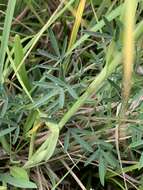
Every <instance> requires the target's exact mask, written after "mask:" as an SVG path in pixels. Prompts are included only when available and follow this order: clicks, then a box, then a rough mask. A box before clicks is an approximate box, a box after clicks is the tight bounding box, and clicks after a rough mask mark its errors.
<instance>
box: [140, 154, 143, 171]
mask: <svg viewBox="0 0 143 190" xmlns="http://www.w3.org/2000/svg"><path fill="white" fill-rule="evenodd" d="M142 167H143V152H142V153H141V157H140V160H139V170H140V169H141V168H142Z"/></svg>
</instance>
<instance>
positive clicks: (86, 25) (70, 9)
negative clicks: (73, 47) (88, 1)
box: [60, 0, 88, 28]
mask: <svg viewBox="0 0 143 190" xmlns="http://www.w3.org/2000/svg"><path fill="white" fill-rule="evenodd" d="M60 1H61V0H60ZM67 3H68V1H67V0H65V1H64V4H65V5H66V4H67ZM68 9H69V11H70V12H71V13H72V15H73V16H74V17H76V10H75V9H74V8H73V7H72V6H69V8H68ZM81 24H82V25H83V26H84V27H86V28H87V27H88V24H87V22H86V20H84V19H83V18H82V19H81Z"/></svg>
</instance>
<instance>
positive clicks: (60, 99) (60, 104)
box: [59, 88, 65, 109]
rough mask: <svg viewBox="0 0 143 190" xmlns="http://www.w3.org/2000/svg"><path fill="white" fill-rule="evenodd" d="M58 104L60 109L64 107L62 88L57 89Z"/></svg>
mask: <svg viewBox="0 0 143 190" xmlns="http://www.w3.org/2000/svg"><path fill="white" fill-rule="evenodd" d="M59 93H60V95H59V106H60V108H61V109H62V108H63V107H64V103H65V93H64V90H63V89H62V88H60V89H59Z"/></svg>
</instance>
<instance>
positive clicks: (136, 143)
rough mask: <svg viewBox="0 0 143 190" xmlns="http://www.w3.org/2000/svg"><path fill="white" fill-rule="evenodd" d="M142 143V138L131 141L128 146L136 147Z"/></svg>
mask: <svg viewBox="0 0 143 190" xmlns="http://www.w3.org/2000/svg"><path fill="white" fill-rule="evenodd" d="M142 145H143V140H139V141H137V142H133V143H131V144H130V148H136V147H139V146H142Z"/></svg>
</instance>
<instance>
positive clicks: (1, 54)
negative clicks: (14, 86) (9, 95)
mask: <svg viewBox="0 0 143 190" xmlns="http://www.w3.org/2000/svg"><path fill="white" fill-rule="evenodd" d="M15 5H16V0H12V1H11V0H9V2H8V6H7V13H6V17H5V22H4V29H3V34H2V40H1V49H0V82H1V83H2V82H4V81H3V75H2V72H3V67H4V60H5V55H6V50H7V46H8V39H9V34H10V28H11V23H12V18H13V14H14V9H15Z"/></svg>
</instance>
